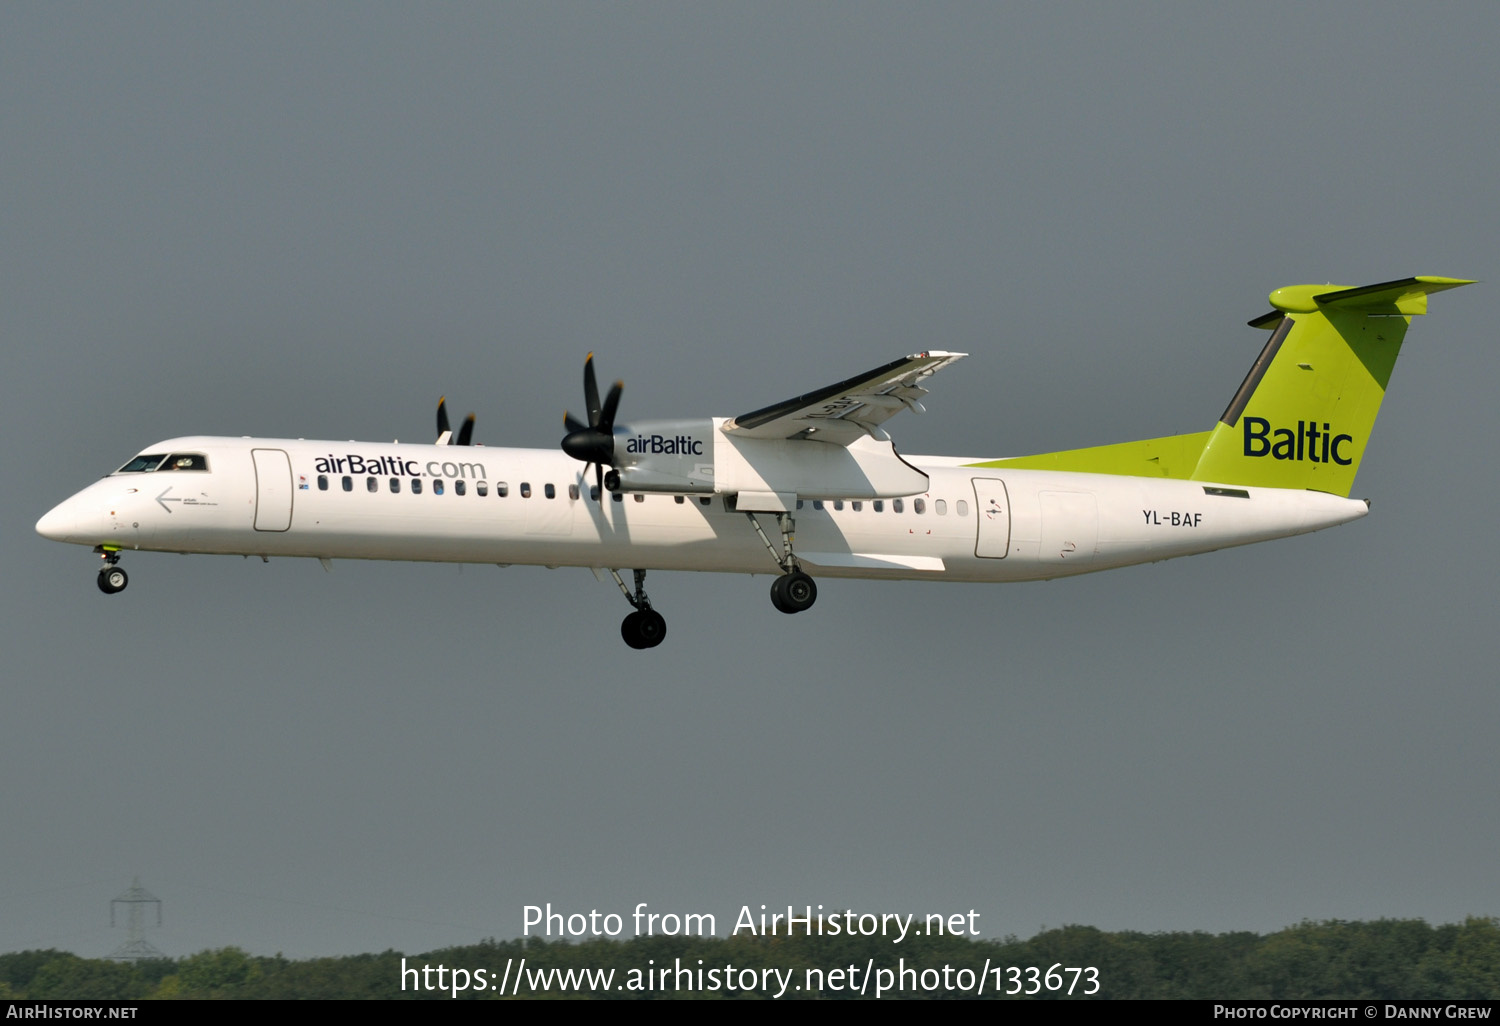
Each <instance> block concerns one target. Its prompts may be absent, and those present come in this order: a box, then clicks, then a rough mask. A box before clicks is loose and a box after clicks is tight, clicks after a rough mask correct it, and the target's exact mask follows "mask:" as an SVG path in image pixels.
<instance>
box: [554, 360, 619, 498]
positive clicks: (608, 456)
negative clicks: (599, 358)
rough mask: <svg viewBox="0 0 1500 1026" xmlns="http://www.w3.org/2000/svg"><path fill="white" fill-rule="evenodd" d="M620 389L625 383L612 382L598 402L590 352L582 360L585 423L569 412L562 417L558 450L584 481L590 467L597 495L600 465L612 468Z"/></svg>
mask: <svg viewBox="0 0 1500 1026" xmlns="http://www.w3.org/2000/svg"><path fill="white" fill-rule="evenodd" d="M624 389H625V383H624V382H622V381H616V382H615V383H614V385H612V386H611V387H610V390H609V395H607V396H605V398H604V402H603V403H602V404H601V403H600V402H599V381H598V379H597V378H596V377H595V376H594V354H593V353H590V354H589V355H588V359H586V360H584V361H583V400H584V404H585V405H586V406H587V407H588V414H589V420H588V423H587V424H585V423H582V422H581V421H579V420H577V419H576V418H575V417H574V416H573V415H572V414H571V413H564V414H563V426H564V427H566V428H567V429H568V433H567V434H566V435H565V436H564V437H563V440H562V450H563V452H565V453H567V454H568V455H569V456H571V457H573V458H574V459H575V460H578V461H579V462H581V463H582V464H583V474H584V477H585V479H587V477H588V472H589V466H590V465H592V466H593V468H594V481H595V488H596V490H597V492H598V494H600V495H603V494H604V466H605V464H608V465H609V466H610V467H611V468H613V467H614V460H615V435H614V431H615V411H616V410H618V409H619V407H620V393H621V392H622V391H624ZM611 473H613V469H611Z"/></svg>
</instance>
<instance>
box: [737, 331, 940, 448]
mask: <svg viewBox="0 0 1500 1026" xmlns="http://www.w3.org/2000/svg"><path fill="white" fill-rule="evenodd" d="M966 355H967V354H966V353H939V352H930V353H917V354H915V355H914V356H906V357H902V358H901V359H899V360H896V361H894V362H892V363H888V364H886V365H885V366H884V367H876V368H875V369H874V370H872V371H868V372H866V373H864V374H860V375H857V376H855V377H852V378H850V379H849V380H847V381H840V382H839V383H838V384H836V385H829V386H828V387H827V388H820V389H818V390H817V391H815V392H809V393H807V394H806V395H799V396H797V398H795V399H788V400H786V401H785V402H780V403H775V404H773V405H771V406H767V407H765V408H764V409H759V410H752V411H751V412H749V413H742V414H740V415H739V416H738V417H735V418H734V419H733V420H731V421H730V422H729V423H727V424H725V425H724V428H723V430H724V431H725V432H726V433H728V434H731V435H738V436H740V437H742V438H810V439H815V440H817V441H820V442H832V443H833V444H835V445H848V444H849V443H851V442H853V441H856V440H857V439H860V438H863V437H864V436H866V435H870V436H872V437H874V438H877V439H879V440H881V441H886V440H887V437H888V436H887V435H886V433H885V432H884V431H883V430H882V429H881V428H880V423H881V421H883V420H885V419H886V418H887V417H891V416H893V415H895V414H897V413H900V412H901V411H902V410H904V409H906V408H908V407H910V408H911V409H913V410H916V411H917V412H918V413H921V412H922V409H923V407H922V404H921V403H920V402H918V401H917V400H918V399H919V398H920V397H921V396H924V395H926V394H927V389H925V388H922V387H921V386H920V385H919V384H917V383H918V382H919V381H921V380H922V379H923V378H926V377H929V376H931V375H933V374H936V373H937V372H938V371H939V370H941V369H942V368H944V367H946V366H948V365H949V364H950V363H953V362H955V361H957V360H962V359H963V358H964V357H965V356H966Z"/></svg>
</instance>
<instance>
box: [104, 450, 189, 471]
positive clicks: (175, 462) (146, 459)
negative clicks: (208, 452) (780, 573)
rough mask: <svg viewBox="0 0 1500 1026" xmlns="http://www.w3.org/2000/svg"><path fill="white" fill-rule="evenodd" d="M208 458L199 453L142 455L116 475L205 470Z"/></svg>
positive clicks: (154, 453)
mask: <svg viewBox="0 0 1500 1026" xmlns="http://www.w3.org/2000/svg"><path fill="white" fill-rule="evenodd" d="M207 469H208V457H207V456H204V455H203V454H202V453H201V452H174V453H172V454H171V455H170V456H168V455H167V454H166V453H160V452H150V453H144V454H142V455H140V456H137V457H136V458H135V459H133V460H131V461H130V462H129V463H127V464H125V465H124V466H123V467H121V468H120V469H119V470H117V471H115V473H116V474H146V473H150V472H151V471H153V470H207Z"/></svg>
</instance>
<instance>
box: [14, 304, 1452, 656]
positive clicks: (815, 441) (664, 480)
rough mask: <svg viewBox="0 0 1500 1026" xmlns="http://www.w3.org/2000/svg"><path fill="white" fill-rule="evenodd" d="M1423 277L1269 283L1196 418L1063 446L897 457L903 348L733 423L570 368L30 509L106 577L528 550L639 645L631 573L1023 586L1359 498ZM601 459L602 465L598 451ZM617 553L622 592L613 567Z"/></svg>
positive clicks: (794, 605)
mask: <svg viewBox="0 0 1500 1026" xmlns="http://www.w3.org/2000/svg"><path fill="white" fill-rule="evenodd" d="M1467 284H1471V283H1470V282H1468V281H1464V280H1461V279H1457V278H1434V277H1419V278H1406V279H1403V280H1401V281H1391V282H1382V283H1380V284H1377V285H1367V286H1363V287H1360V288H1348V287H1343V286H1335V285H1295V286H1290V287H1287V288H1281V289H1277V290H1276V291H1275V292H1272V293H1271V296H1270V299H1271V306H1272V308H1273V309H1272V310H1271V312H1270V313H1268V314H1265V315H1264V316H1261V317H1257V318H1255V319H1254V320H1252V321H1250V322H1249V323H1250V325H1251V326H1252V327H1256V328H1262V329H1265V330H1267V331H1269V332H1270V338H1269V340H1268V341H1267V342H1266V344H1265V347H1264V348H1263V349H1262V350H1261V353H1260V356H1259V358H1258V359H1257V360H1256V361H1255V363H1254V365H1253V366H1252V367H1251V368H1250V373H1249V374H1248V375H1246V377H1245V380H1244V383H1243V384H1241V385H1240V387H1239V390H1238V391H1237V392H1235V394H1234V397H1233V398H1232V399H1231V400H1230V402H1229V406H1228V407H1227V408H1226V409H1225V410H1224V414H1223V416H1221V417H1220V418H1219V420H1218V423H1216V424H1215V425H1214V426H1213V427H1212V428H1210V429H1209V430H1207V431H1203V432H1199V433H1197V434H1188V435H1176V436H1172V437H1167V438H1150V439H1145V440H1143V441H1137V442H1125V443H1119V444H1114V445H1105V446H1101V447H1096V448H1089V449H1075V450H1071V451H1068V452H1054V453H1046V454H1043V455H1037V456H1022V457H1011V458H1002V459H996V458H993V457H938V456H902V455H901V454H899V453H897V451H896V449H895V446H894V445H893V444H892V442H891V439H890V436H889V435H888V434H886V431H885V429H884V427H883V425H884V423H885V421H886V420H888V419H889V418H891V417H893V416H894V415H896V414H897V413H900V412H901V411H902V410H907V409H910V410H914V411H917V412H921V411H922V409H923V407H922V403H921V401H920V400H921V399H922V398H923V397H924V396H925V395H926V394H927V389H926V387H925V384H926V382H927V380H928V379H929V378H931V377H932V376H933V375H934V374H936V373H937V372H938V371H940V370H942V369H943V368H945V367H947V366H949V365H951V364H952V363H954V362H955V361H957V360H959V359H961V358H962V357H963V356H964V354H963V353H946V352H936V351H930V352H925V353H917V354H915V355H913V356H906V357H903V358H901V359H899V360H895V361H892V362H891V363H888V364H886V365H884V366H882V367H877V368H875V369H874V370H872V371H869V372H867V373H865V374H860V375H856V376H855V377H852V378H849V379H848V380H847V381H840V382H839V383H837V384H835V385H829V386H828V387H826V388H820V389H817V390H816V391H813V392H809V393H807V394H806V395H801V396H798V397H797V398H795V399H788V400H786V401H785V402H780V403H775V404H774V405H771V406H766V407H763V408H761V409H757V410H752V411H751V412H749V413H742V414H740V415H739V416H737V417H730V418H723V417H713V418H707V417H705V418H698V419H686V420H651V421H647V420H642V421H633V422H630V423H624V422H617V421H616V414H617V413H618V410H619V405H620V396H621V391H622V387H623V386H622V385H621V383H620V382H615V384H614V386H613V387H612V388H611V389H610V390H609V392H608V394H607V395H606V396H605V398H604V399H603V400H602V401H601V400H600V397H599V388H598V385H597V383H596V380H595V375H594V364H593V355H592V354H590V356H589V358H588V360H586V361H585V362H584V377H583V382H584V408H585V410H586V412H587V417H588V419H587V420H586V421H583V420H578V419H575V418H574V417H572V416H571V415H568V416H565V418H564V423H565V425H566V428H567V432H568V433H567V436H566V437H564V438H563V440H562V446H561V451H560V452H559V451H554V450H548V449H504V448H485V447H481V446H474V445H472V444H471V442H472V434H473V416H472V415H470V417H469V418H468V420H466V421H465V422H464V424H463V426H462V427H461V428H460V430H459V432H458V434H457V435H455V434H454V433H453V431H452V430H451V429H450V426H449V423H448V415H447V410H446V406H445V404H444V403H443V402H439V404H438V438H437V444H435V445H411V444H406V445H403V444H398V443H394V442H393V443H390V444H382V443H365V442H316V441H305V440H303V439H284V438H249V437H246V438H215V437H203V436H190V437H185V438H172V439H168V440H166V441H163V442H157V443H156V444H154V445H150V446H148V447H147V448H146V449H144V450H142V452H141V453H140V454H139V455H137V456H135V457H133V458H132V459H130V460H129V461H128V462H126V463H125V465H124V466H122V467H121V468H120V469H119V470H117V471H115V472H114V473H112V474H110V475H108V476H107V477H105V478H103V479H102V480H100V481H97V482H95V483H94V484H92V485H90V486H89V487H87V488H85V489H84V490H83V491H81V492H79V493H78V494H77V495H74V496H73V497H72V498H70V499H67V500H65V501H64V502H62V503H61V504H59V505H58V506H57V507H56V508H55V509H53V510H52V511H51V512H49V513H48V514H47V515H46V516H44V517H42V519H41V520H40V521H38V523H37V525H36V529H37V531H38V532H39V533H40V534H42V535H43V536H45V537H47V538H51V539H54V540H57V541H63V542H72V543H74V544H79V545H88V546H92V547H93V549H94V551H95V552H97V553H99V555H100V556H101V557H102V558H103V562H104V565H103V567H102V569H101V570H100V571H99V581H98V583H99V589H100V590H101V591H103V592H104V593H105V594H108V595H113V594H117V593H119V592H121V591H123V590H124V589H125V586H126V584H127V582H128V578H127V577H126V574H125V570H124V568H123V567H121V566H120V557H121V554H122V553H124V552H126V551H136V550H141V551H155V552H183V553H188V552H201V553H220V554H232V555H242V556H260V557H261V558H262V559H263V560H266V559H269V558H270V557H271V556H303V557H312V558H316V559H319V560H321V561H322V562H323V565H324V566H325V568H326V567H328V566H329V565H330V563H329V561H330V560H333V559H387V560H426V561H437V562H454V563H497V564H499V565H501V566H508V565H510V564H517V563H519V564H532V565H542V566H548V567H556V566H578V567H588V568H590V569H592V570H593V571H594V573H595V575H596V576H597V577H598V578H599V579H600V580H604V579H605V575H606V574H607V575H608V576H609V577H611V578H613V580H614V582H615V583H616V584H617V585H618V586H619V588H620V591H621V592H623V593H624V595H625V599H626V601H627V602H628V603H629V604H630V606H631V607H632V611H631V612H630V613H629V615H627V616H626V617H625V620H624V622H623V623H622V624H621V625H620V633H621V635H622V636H623V637H624V639H625V642H626V644H628V645H630V646H631V647H632V648H638V649H639V648H651V647H654V646H656V645H658V644H660V643H661V641H662V639H663V638H664V637H665V635H666V620H665V619H664V618H663V617H662V615H661V613H659V612H658V611H657V610H656V609H655V608H654V606H653V605H652V603H651V600H650V599H649V598H648V597H647V596H646V588H645V582H646V572H647V571H648V570H701V571H716V572H722V573H744V574H758V573H775V574H776V575H777V576H776V577H775V579H774V580H773V582H772V584H771V601H772V603H773V604H774V605H775V607H776V608H777V609H779V610H781V611H782V612H784V613H799V612H802V611H804V610H806V609H808V608H809V607H810V606H812V604H813V602H814V601H815V600H816V598H817V594H818V591H817V585H816V584H815V583H814V578H813V574H814V573H816V574H817V575H818V576H820V577H853V578H878V579H889V580H897V579H902V580H909V579H922V580H941V581H1032V580H1044V579H1047V578H1053V577H1063V576H1067V575H1071V574H1081V573H1089V572H1092V571H1095V570H1105V569H1109V568H1112V567H1120V566H1129V565H1131V564H1135V563H1146V562H1153V561H1156V560H1162V559H1168V558H1171V557H1173V556H1186V555H1191V554H1193V553H1199V552H1211V551H1213V550H1215V549H1222V548H1227V547H1229V546H1232V545H1246V544H1249V543H1250V542H1258V541H1265V540H1267V539H1271V538H1284V537H1288V536H1291V535H1297V534H1305V533H1307V532H1309V531H1317V530H1320V529H1322V528H1325V527H1332V526H1334V525H1335V524H1342V523H1345V522H1347V521H1350V520H1355V519H1358V518H1359V517H1362V516H1364V515H1365V513H1366V512H1367V511H1368V509H1369V504H1368V503H1367V502H1364V501H1356V500H1351V499H1350V498H1348V495H1349V492H1350V489H1351V487H1352V485H1353V483H1354V475H1355V473H1356V472H1357V471H1358V470H1359V464H1360V460H1361V458H1362V457H1363V455H1364V452H1365V446H1366V444H1367V442H1368V441H1369V437H1370V429H1371V428H1372V427H1373V425H1374V423H1375V416H1376V413H1377V412H1378V411H1379V408H1380V401H1381V398H1382V397H1383V396H1384V394H1385V389H1386V384H1387V382H1388V381H1389V380H1390V374H1391V368H1392V367H1393V366H1394V364H1395V361H1396V355H1397V353H1398V351H1399V350H1400V348H1401V342H1402V340H1403V338H1404V337H1405V335H1406V329H1407V326H1408V324H1409V323H1410V322H1411V318H1412V316H1413V315H1415V314H1423V313H1426V312H1427V297H1428V296H1429V295H1431V294H1432V293H1434V292H1442V291H1444V290H1446V289H1451V288H1456V287H1458V286H1460V285H1467ZM606 467H607V468H608V470H607V471H606V470H605V468H606ZM623 568H629V569H630V570H632V571H633V578H634V579H633V582H632V584H633V587H632V586H630V585H627V584H626V583H625V580H624V579H623V578H622V577H621V576H620V571H621V569H623Z"/></svg>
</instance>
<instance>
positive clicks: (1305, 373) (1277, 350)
mask: <svg viewBox="0 0 1500 1026" xmlns="http://www.w3.org/2000/svg"><path fill="white" fill-rule="evenodd" d="M1467 284H1469V282H1467V281H1462V280H1460V279H1457V278H1432V277H1426V278H1406V279H1404V280H1402V281H1392V282H1383V283H1381V284H1379V285H1366V286H1364V287H1363V288H1333V287H1330V286H1327V285H1294V286H1290V287H1288V288H1283V289H1277V290H1276V291H1275V292H1273V293H1271V305H1272V306H1273V307H1275V309H1274V310H1273V311H1272V312H1271V313H1269V314H1267V315H1265V316H1264V317H1258V318H1256V319H1255V320H1253V321H1251V322H1250V324H1251V326H1252V327H1257V328H1269V329H1271V338H1270V340H1269V341H1268V342H1267V343H1266V347H1265V349H1264V350H1262V352H1261V354H1260V358H1259V359H1258V360H1256V361H1255V365H1254V366H1253V367H1252V368H1251V369H1250V373H1249V374H1248V375H1247V376H1246V377H1245V382H1244V384H1242V385H1241V386H1240V390H1239V391H1238V392H1236V393H1235V396H1234V398H1233V399H1232V400H1230V403H1229V407H1228V409H1226V410H1225V411H1224V415H1223V416H1222V417H1220V418H1219V423H1218V424H1217V425H1215V427H1214V429H1213V430H1212V431H1211V432H1210V433H1209V436H1208V443H1207V444H1206V445H1205V446H1204V447H1203V453H1202V455H1201V456H1200V457H1199V458H1198V465H1197V467H1196V468H1195V469H1194V470H1193V473H1192V475H1191V478H1192V479H1193V480H1195V481H1222V482H1226V483H1230V484H1247V485H1264V486H1267V487H1272V488H1312V489H1316V490H1317V491H1320V492H1331V493H1332V494H1334V495H1348V494H1349V491H1350V489H1351V488H1353V487H1354V475H1355V474H1356V473H1357V472H1358V471H1359V463H1360V460H1361V459H1362V458H1363V456H1364V452H1365V445H1366V443H1368V442H1369V439H1370V430H1371V428H1373V427H1374V426H1375V415H1376V414H1377V413H1379V412H1380V401H1381V400H1382V399H1383V398H1385V389H1386V385H1387V383H1388V382H1389V381H1390V378H1391V369H1392V368H1393V367H1394V366H1395V365H1396V356H1397V354H1398V353H1399V352H1400V351H1401V342H1402V340H1403V339H1404V338H1405V337H1406V328H1407V325H1408V324H1410V323H1411V318H1412V315H1414V314H1424V313H1426V312H1427V297H1428V296H1429V295H1430V294H1432V293H1434V292H1442V291H1443V290H1445V289H1451V288H1457V287H1458V286H1460V285H1467Z"/></svg>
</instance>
